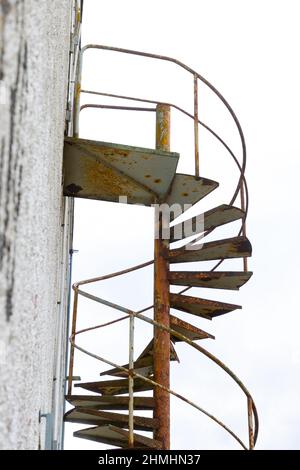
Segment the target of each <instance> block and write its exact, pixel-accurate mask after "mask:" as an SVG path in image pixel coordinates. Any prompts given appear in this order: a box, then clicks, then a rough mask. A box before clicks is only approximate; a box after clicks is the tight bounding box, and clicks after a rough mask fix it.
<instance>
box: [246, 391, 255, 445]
mask: <svg viewBox="0 0 300 470" xmlns="http://www.w3.org/2000/svg"><path fill="white" fill-rule="evenodd" d="M247 407H248V432H249V450H252V449H253V448H254V432H253V405H252V398H250V397H247Z"/></svg>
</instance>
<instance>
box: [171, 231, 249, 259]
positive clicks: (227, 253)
mask: <svg viewBox="0 0 300 470" xmlns="http://www.w3.org/2000/svg"><path fill="white" fill-rule="evenodd" d="M194 246H195V249H192V250H191V249H185V247H182V248H179V249H176V250H170V251H169V262H170V263H190V262H193V261H211V260H217V259H230V258H246V257H249V256H251V254H252V247H251V243H250V242H249V240H248V239H247V238H245V237H234V238H225V239H223V240H217V241H213V242H208V243H203V244H201V245H200V247H199V248H196V247H197V245H194Z"/></svg>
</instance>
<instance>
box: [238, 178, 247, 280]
mask: <svg viewBox="0 0 300 470" xmlns="http://www.w3.org/2000/svg"><path fill="white" fill-rule="evenodd" d="M240 195H241V209H242V211H244V212H245V192H244V182H243V181H241V188H240ZM246 234H247V233H246V223H245V221H243V231H242V235H243V236H244V237H246ZM243 267H244V272H247V271H248V258H243Z"/></svg>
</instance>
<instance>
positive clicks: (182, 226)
mask: <svg viewBox="0 0 300 470" xmlns="http://www.w3.org/2000/svg"><path fill="white" fill-rule="evenodd" d="M244 215H245V213H244V212H243V211H242V210H241V209H239V208H238V207H233V206H229V205H228V204H222V205H220V206H217V207H214V208H213V209H210V210H209V211H206V212H204V213H203V214H199V215H197V216H195V217H192V218H191V219H188V220H185V221H183V222H180V223H179V224H176V225H174V226H172V227H170V243H172V242H175V241H177V240H182V239H183V238H186V237H189V236H191V235H196V234H197V233H201V232H206V231H207V230H211V229H213V228H216V227H220V226H221V225H225V224H228V223H230V222H234V221H236V220H238V219H241V218H242V217H244Z"/></svg>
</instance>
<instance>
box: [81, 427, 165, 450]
mask: <svg viewBox="0 0 300 470" xmlns="http://www.w3.org/2000/svg"><path fill="white" fill-rule="evenodd" d="M73 436H74V437H80V438H83V439H88V440H91V441H96V442H101V443H103V444H108V445H112V446H115V447H121V448H128V437H129V432H128V431H126V430H125V429H121V428H118V427H117V426H113V425H107V426H96V427H92V428H86V429H80V430H79V431H75V432H74V433H73ZM133 437H134V448H136V447H140V448H144V449H148V448H149V449H161V447H162V445H161V443H160V442H159V441H157V440H155V439H150V438H149V437H146V436H142V435H140V434H136V433H134V434H133Z"/></svg>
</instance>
